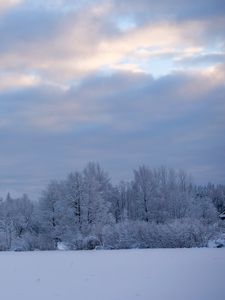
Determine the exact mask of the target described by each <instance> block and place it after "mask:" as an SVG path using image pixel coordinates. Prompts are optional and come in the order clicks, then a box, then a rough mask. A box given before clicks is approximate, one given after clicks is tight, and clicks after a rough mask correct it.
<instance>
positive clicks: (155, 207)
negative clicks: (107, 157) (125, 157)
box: [0, 162, 225, 251]
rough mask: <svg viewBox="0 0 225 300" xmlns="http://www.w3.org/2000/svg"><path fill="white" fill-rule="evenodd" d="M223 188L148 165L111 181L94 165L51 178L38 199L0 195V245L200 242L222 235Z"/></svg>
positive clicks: (193, 244)
mask: <svg viewBox="0 0 225 300" xmlns="http://www.w3.org/2000/svg"><path fill="white" fill-rule="evenodd" d="M224 210H225V186H224V185H216V186H215V185H213V184H208V185H207V186H197V185H195V184H194V183H193V182H192V180H191V178H190V176H188V175H187V173H186V172H184V171H176V170H174V169H170V168H166V167H160V168H154V169H153V168H150V167H148V166H145V165H142V166H140V167H139V168H137V169H136V170H134V174H133V179H132V180H131V181H129V182H124V181H122V182H120V183H119V184H117V185H113V184H112V183H111V181H110V178H109V176H108V174H107V173H106V172H105V171H104V170H103V169H102V168H101V167H100V166H99V164H96V163H92V162H90V163H88V164H87V166H86V167H85V168H84V169H83V170H82V171H81V172H78V171H76V172H72V173H70V174H69V175H68V176H67V178H65V180H62V181H56V180H54V181H51V182H50V183H49V184H48V186H47V187H46V188H45V189H44V190H43V192H42V194H41V197H40V199H39V200H38V201H36V202H33V201H31V200H30V199H29V197H28V196H27V195H23V196H22V197H20V198H17V199H14V198H12V197H11V196H10V194H8V195H7V197H6V198H5V199H1V200H0V250H17V251H20V250H21V251H22V250H37V249H38V250H53V249H58V248H60V247H63V248H64V249H94V248H105V249H120V248H156V247H160V248H161V247H196V246H197V247H202V246H206V245H207V243H208V241H209V240H210V239H213V238H216V237H217V236H219V235H220V234H221V232H224V227H225V226H224V223H225V222H222V221H220V219H219V213H221V212H223V211H224Z"/></svg>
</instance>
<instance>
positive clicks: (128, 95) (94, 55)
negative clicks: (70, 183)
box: [0, 0, 225, 198]
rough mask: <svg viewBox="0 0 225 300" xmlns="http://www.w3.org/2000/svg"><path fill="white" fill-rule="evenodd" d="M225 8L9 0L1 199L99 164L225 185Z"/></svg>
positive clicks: (113, 172) (2, 73)
mask: <svg viewBox="0 0 225 300" xmlns="http://www.w3.org/2000/svg"><path fill="white" fill-rule="evenodd" d="M224 29H225V1H224V0H195V1H193V0H190V1H186V0H164V1H162V0H159V1H153V0H139V1H136V0H129V1H128V0H127V1H123V0H109V1H106V0H105V1H103V0H92V1H89V0H79V1H75V0H70V1H67V0H54V1H53V0H45V1H44V0H40V1H38V0H0V196H5V195H6V193H7V192H8V191H9V192H11V194H12V195H16V196H17V195H20V194H22V193H25V192H26V193H28V194H29V195H30V196H31V197H33V198H38V196H39V194H40V191H41V190H42V189H43V188H44V187H45V185H46V184H47V183H48V182H49V180H51V179H63V178H64V177H65V176H66V174H68V173H69V172H71V171H75V170H80V169H82V168H83V167H84V166H85V165H86V164H87V162H88V161H95V162H98V163H100V165H101V166H102V167H103V168H104V169H105V170H106V171H108V172H109V174H110V176H111V178H112V181H113V182H119V181H120V180H122V179H124V180H130V179H131V178H132V170H133V169H135V168H137V167H138V166H139V165H141V164H143V163H144V164H146V165H149V166H150V167H157V166H161V165H165V166H167V167H174V168H176V169H184V170H186V171H187V172H188V173H191V174H192V177H193V180H194V181H195V182H196V183H197V184H207V183H208V182H209V181H210V182H213V183H216V184H217V183H225V30H224Z"/></svg>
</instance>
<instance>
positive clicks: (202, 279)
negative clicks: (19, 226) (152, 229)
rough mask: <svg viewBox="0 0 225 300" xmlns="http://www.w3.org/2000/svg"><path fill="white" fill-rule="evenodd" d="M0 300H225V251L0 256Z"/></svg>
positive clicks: (152, 251) (188, 250)
mask: <svg viewBox="0 0 225 300" xmlns="http://www.w3.org/2000/svg"><path fill="white" fill-rule="evenodd" d="M0 299H2V300H58V299H60V300H134V299H137V300H138V299H140V300H224V299H225V249H206V248H204V249H154V250H151V249H149V250H118V251H116V250H115V251H110V250H109V251H102V250H96V251H74V252H72V251H68V252H67V251H65V252H64V251H55V252H25V253H21V252H1V253H0Z"/></svg>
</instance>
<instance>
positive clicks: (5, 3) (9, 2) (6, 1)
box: [0, 0, 23, 14]
mask: <svg viewBox="0 0 225 300" xmlns="http://www.w3.org/2000/svg"><path fill="white" fill-rule="evenodd" d="M22 2H23V0H0V14H1V12H4V11H6V10H8V9H10V8H12V7H15V6H17V5H18V4H20V3H22Z"/></svg>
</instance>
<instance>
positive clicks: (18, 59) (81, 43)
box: [0, 2, 225, 84]
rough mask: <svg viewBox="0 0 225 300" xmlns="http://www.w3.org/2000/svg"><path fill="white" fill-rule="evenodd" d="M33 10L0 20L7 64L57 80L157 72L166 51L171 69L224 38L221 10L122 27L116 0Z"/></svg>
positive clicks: (1, 55)
mask: <svg viewBox="0 0 225 300" xmlns="http://www.w3.org/2000/svg"><path fill="white" fill-rule="evenodd" d="M65 5H66V4H65ZM132 5H134V4H133V3H132ZM132 5H131V8H132V7H133V6H132ZM143 5H144V4H143ZM145 5H147V4H146V3H145ZM153 8H154V5H153ZM133 9H134V7H133ZM27 12H28V11H27V8H23V9H21V10H20V11H16V12H14V13H13V14H8V15H7V16H5V18H4V20H3V23H2V25H1V26H0V33H1V35H2V41H3V42H2V44H1V46H0V66H1V69H2V70H12V72H22V70H23V72H24V70H26V72H32V71H33V72H35V73H38V75H39V76H41V77H42V78H43V80H46V78H48V80H50V81H54V82H55V83H56V84H66V82H67V81H71V80H78V79H82V78H84V77H85V76H89V75H90V74H91V73H94V72H96V71H106V70H110V71H112V72H113V71H114V70H115V69H117V70H118V69H120V70H127V71H133V72H147V73H152V74H154V73H156V72H157V70H156V69H157V66H158V64H157V66H156V67H154V65H155V60H158V59H163V58H164V57H167V59H168V60H170V62H171V63H170V64H168V66H169V67H168V72H170V71H171V70H172V69H176V67H177V64H176V61H177V60H178V59H180V58H182V56H185V55H187V54H188V55H189V57H191V56H193V57H194V55H195V50H196V49H201V53H200V55H202V56H203V53H204V52H207V53H208V55H211V54H212V53H211V52H213V51H214V52H215V50H213V51H212V50H210V48H211V47H212V45H213V46H214V47H215V48H219V47H220V46H221V43H222V40H223V38H224V33H223V30H222V28H224V26H225V19H224V18H223V17H221V16H219V17H217V18H216V19H215V16H214V17H212V18H210V19H207V20H206V19H200V20H195V19H190V20H188V19H187V20H186V19H185V20H176V19H175V20H167V19H165V20H163V19H160V20H157V21H155V22H150V21H146V22H144V23H141V24H139V23H137V24H136V26H132V27H131V28H129V30H125V31H124V30H122V31H120V29H119V28H118V26H117V23H116V22H115V21H114V17H113V2H111V4H110V5H108V4H105V5H103V6H99V4H96V5H94V4H92V5H88V6H84V7H79V9H76V10H70V11H66V12H64V11H61V10H59V9H46V10H44V9H37V8H36V9H34V8H30V10H29V16H30V17H25V16H27ZM134 13H135V11H134ZM117 14H118V15H116V16H119V12H117ZM40 19H41V20H42V22H40V21H39V20H40ZM6 32H7V34H5V33H6ZM191 49H193V52H192V51H191ZM206 59H207V58H206ZM181 63H182V60H181V59H180V65H181Z"/></svg>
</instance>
